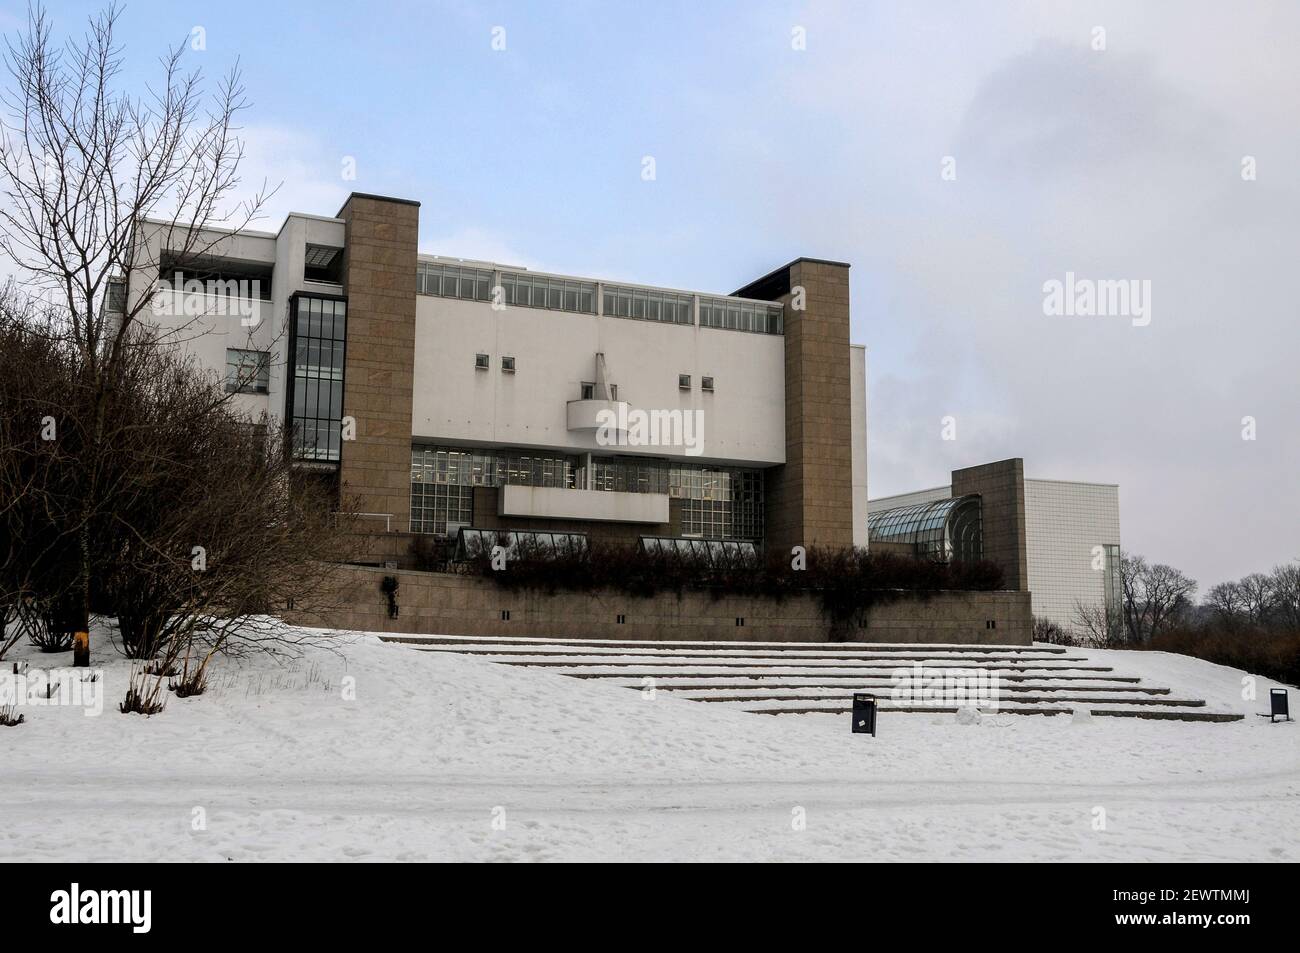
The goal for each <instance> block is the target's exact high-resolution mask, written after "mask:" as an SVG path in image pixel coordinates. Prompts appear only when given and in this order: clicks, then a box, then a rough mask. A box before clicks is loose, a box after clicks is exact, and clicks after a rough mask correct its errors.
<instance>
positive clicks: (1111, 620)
mask: <svg viewBox="0 0 1300 953" xmlns="http://www.w3.org/2000/svg"><path fill="white" fill-rule="evenodd" d="M1073 622H1074V624H1075V626H1076V627H1077V629H1078V630H1079V631H1080V632H1082V633H1083V634H1082V636H1081V637H1080V641H1081V642H1082V643H1083V644H1085V645H1088V646H1091V647H1092V648H1098V649H1118V648H1123V647H1124V646H1125V645H1126V644H1127V642H1128V639H1127V634H1126V632H1125V631H1124V627H1123V626H1122V625H1120V624H1119V622H1118V619H1117V617H1116V615H1115V613H1114V612H1112V611H1111V610H1110V609H1109V608H1108V607H1106V606H1104V605H1097V604H1096V603H1092V602H1090V603H1084V602H1082V601H1080V600H1078V599H1076V600H1075V602H1074V612H1073Z"/></svg>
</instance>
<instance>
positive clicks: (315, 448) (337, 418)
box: [288, 295, 348, 462]
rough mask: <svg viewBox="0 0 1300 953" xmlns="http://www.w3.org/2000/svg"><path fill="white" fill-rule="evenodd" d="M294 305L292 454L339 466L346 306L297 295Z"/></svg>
mask: <svg viewBox="0 0 1300 953" xmlns="http://www.w3.org/2000/svg"><path fill="white" fill-rule="evenodd" d="M292 305H293V318H292V320H291V322H290V329H291V331H292V334H291V341H290V350H291V351H292V353H293V355H294V358H293V388H292V389H291V391H290V395H289V396H290V405H289V408H288V416H289V420H290V421H291V422H292V426H293V450H294V456H295V457H296V458H297V459H300V460H323V461H331V462H337V461H338V459H339V444H340V430H341V426H342V424H341V421H342V418H343V366H344V356H345V350H346V343H347V320H348V303H347V301H345V300H343V299H340V298H330V297H317V296H312V295H298V296H296V297H294V298H293V301H292Z"/></svg>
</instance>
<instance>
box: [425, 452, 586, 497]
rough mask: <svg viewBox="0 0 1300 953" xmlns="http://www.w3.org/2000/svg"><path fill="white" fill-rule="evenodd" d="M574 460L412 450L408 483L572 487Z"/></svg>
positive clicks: (557, 457) (518, 454)
mask: <svg viewBox="0 0 1300 953" xmlns="http://www.w3.org/2000/svg"><path fill="white" fill-rule="evenodd" d="M576 470H577V458H576V457H571V456H564V455H555V454H538V453H529V452H528V451H517V450H508V451H494V450H461V449H456V448H452V447H418V446H417V447H413V448H412V449H411V482H412V483H444V484H450V485H455V486H470V487H474V486H504V485H506V484H510V485H514V486H552V487H567V488H570V489H572V488H573V487H574V486H575V472H576Z"/></svg>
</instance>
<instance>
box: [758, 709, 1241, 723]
mask: <svg viewBox="0 0 1300 953" xmlns="http://www.w3.org/2000/svg"><path fill="white" fill-rule="evenodd" d="M1074 707H1086V708H1088V710H1089V711H1090V712H1091V713H1092V714H1093V715H1095V716H1097V717H1102V718H1153V719H1161V720H1164V721H1213V722H1224V721H1241V719H1242V718H1243V717H1244V716H1243V715H1239V714H1234V713H1233V712H1220V711H1196V710H1186V709H1183V710H1177V711H1170V710H1167V709H1160V708H1139V707H1133V708H1113V707H1112V708H1093V707H1091V706H1074ZM1074 707H1070V708H1052V707H1046V706H1044V707H1024V708H1019V707H1013V706H1008V707H1002V708H999V709H998V711H997V712H996V713H995V714H1000V715H1071V714H1073V713H1074ZM741 710H742V711H748V712H752V713H754V714H756V715H847V714H848V713H849V712H850V711H852V706H848V707H845V706H840V707H835V708H809V707H789V708H780V707H778V708H743V709H741ZM956 712H957V709H956V707H951V708H948V707H944V708H936V707H931V706H928V705H927V706H923V707H915V708H885V709H881V712H880V713H881V714H892V713H898V714H917V715H945V714H948V715H951V714H956Z"/></svg>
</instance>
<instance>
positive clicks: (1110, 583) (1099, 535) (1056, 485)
mask: <svg viewBox="0 0 1300 953" xmlns="http://www.w3.org/2000/svg"><path fill="white" fill-rule="evenodd" d="M952 496H953V489H952V486H951V485H946V486H937V487H932V488H930V489H928V490H916V491H913V492H911V493H900V494H896V495H894V496H886V497H880V498H879V499H874V500H871V501H869V502H868V504H867V510H868V513H870V514H875V515H876V516H877V518H879V514H882V513H883V512H884V511H889V510H901V509H902V508H906V507H917V506H920V505H922V504H939V503H942V502H943V501H947V500H950V499H951V498H952ZM1024 528H1025V554H1026V568H1027V570H1028V585H1029V590H1030V592H1031V593H1032V600H1033V611H1034V615H1035V616H1037V617H1041V618H1045V619H1048V620H1050V621H1052V622H1055V623H1056V624H1057V625H1060V626H1063V627H1067V628H1077V627H1078V624H1079V623H1078V612H1079V607H1084V608H1085V610H1098V609H1100V610H1104V611H1106V612H1107V614H1108V615H1109V616H1110V617H1111V618H1114V614H1115V613H1117V612H1118V611H1119V607H1120V605H1121V604H1122V592H1121V589H1120V577H1119V558H1120V534H1119V487H1118V486H1117V485H1116V484H1114V483H1081V482H1076V481H1069V480H1038V479H1032V478H1026V479H1025V480H1024Z"/></svg>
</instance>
